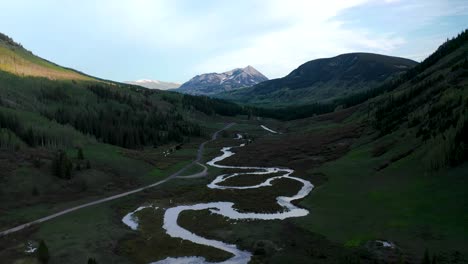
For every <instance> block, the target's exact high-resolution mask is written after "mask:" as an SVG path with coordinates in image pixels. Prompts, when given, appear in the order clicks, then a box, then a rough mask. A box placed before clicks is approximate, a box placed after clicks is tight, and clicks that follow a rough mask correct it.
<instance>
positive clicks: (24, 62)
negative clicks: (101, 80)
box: [0, 33, 95, 80]
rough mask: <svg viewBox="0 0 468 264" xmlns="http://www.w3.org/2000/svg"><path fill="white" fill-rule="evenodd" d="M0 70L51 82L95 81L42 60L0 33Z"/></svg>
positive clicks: (77, 72)
mask: <svg viewBox="0 0 468 264" xmlns="http://www.w3.org/2000/svg"><path fill="white" fill-rule="evenodd" d="M0 70H1V71H5V72H9V73H11V74H14V75H18V76H32V77H45V78H48V79H51V80H93V79H94V80H95V78H93V77H91V76H88V75H86V74H83V73H81V72H79V71H76V70H73V69H69V68H65V67H62V66H59V65H57V64H55V63H52V62H50V61H48V60H45V59H42V58H40V57H38V56H36V55H34V54H33V53H32V52H30V51H28V50H26V49H25V48H23V46H21V45H20V44H18V43H16V42H15V41H13V40H12V39H11V38H10V37H8V36H6V35H4V34H2V33H0Z"/></svg>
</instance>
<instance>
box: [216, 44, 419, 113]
mask: <svg viewBox="0 0 468 264" xmlns="http://www.w3.org/2000/svg"><path fill="white" fill-rule="evenodd" d="M417 64H418V63H417V62H415V61H412V60H409V59H405V58H399V57H391V56H385V55H379V54H372V53H349V54H342V55H339V56H336V57H333V58H325V59H317V60H312V61H309V62H306V63H304V64H302V65H301V66H299V67H298V68H297V69H295V70H294V71H292V72H291V73H290V74H288V75H287V76H285V77H283V78H278V79H274V80H269V81H265V82H262V83H259V84H257V85H254V86H252V87H250V88H245V89H240V90H234V91H227V92H223V93H221V94H217V95H215V96H216V97H221V98H225V99H230V100H234V101H238V102H242V103H255V104H265V105H268V104H278V105H289V104H306V103H311V102H317V101H326V100H330V99H333V98H336V97H341V96H346V95H349V94H352V93H356V92H359V91H362V90H366V89H370V88H373V87H375V86H377V85H379V84H381V83H382V82H383V81H385V80H386V79H389V78H391V77H393V76H395V75H396V74H399V73H401V72H404V71H406V70H408V69H411V68H412V67H414V66H415V65H417Z"/></svg>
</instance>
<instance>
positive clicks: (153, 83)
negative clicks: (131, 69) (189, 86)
mask: <svg viewBox="0 0 468 264" xmlns="http://www.w3.org/2000/svg"><path fill="white" fill-rule="evenodd" d="M125 83H128V84H134V85H139V86H142V87H145V88H148V89H159V90H169V89H176V88H179V87H180V83H173V82H163V81H158V80H147V79H143V80H137V81H127V82H125Z"/></svg>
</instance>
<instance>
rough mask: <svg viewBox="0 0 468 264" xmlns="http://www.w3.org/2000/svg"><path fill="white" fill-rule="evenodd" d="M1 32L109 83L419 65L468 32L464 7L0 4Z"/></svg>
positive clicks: (462, 3)
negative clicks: (377, 62) (355, 55)
mask: <svg viewBox="0 0 468 264" xmlns="http://www.w3.org/2000/svg"><path fill="white" fill-rule="evenodd" d="M0 6H1V9H2V10H1V12H0V13H1V14H0V32H2V33H4V34H7V35H8V36H10V37H12V38H13V39H14V40H15V41H17V42H19V43H21V44H22V45H23V46H24V47H25V48H27V49H29V50H31V51H32V52H33V53H34V54H36V55H38V56H40V57H43V58H45V59H48V60H50V61H53V62H55V63H57V64H60V65H63V66H67V67H71V68H74V69H77V70H80V71H83V72H85V73H87V74H90V75H93V76H97V77H100V78H104V79H110V80H115V81H129V80H139V79H155V80H162V81H174V82H179V83H183V82H185V81H187V80H189V79H190V78H192V77H193V76H195V75H197V74H202V73H208V72H224V71H227V70H230V69H233V68H240V67H245V66H247V65H252V66H253V67H255V68H256V69H257V70H259V71H260V72H262V73H263V74H264V75H266V76H267V77H268V78H279V77H283V76H285V75H287V74H288V73H289V72H291V71H292V70H294V69H295V68H297V67H298V66H299V65H301V64H302V63H305V62H307V61H309V60H313V59H317V58H325V57H333V56H336V55H339V54H342V53H348V52H374V53H380V54H386V55H392V56H401V57H406V58H410V59H413V60H416V61H421V60H423V59H424V58H425V57H427V56H428V55H430V54H431V53H432V52H433V51H434V50H435V49H436V48H437V47H438V46H439V45H440V44H441V43H443V42H444V41H445V40H446V39H447V38H451V37H453V36H455V35H456V34H458V33H459V32H461V31H462V30H464V29H466V28H468V1H466V0H326V1H323V0H236V1H231V0H199V1H198V0H80V1H76V0H41V1H37V0H15V1H10V0H0Z"/></svg>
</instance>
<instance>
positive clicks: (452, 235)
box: [0, 112, 468, 263]
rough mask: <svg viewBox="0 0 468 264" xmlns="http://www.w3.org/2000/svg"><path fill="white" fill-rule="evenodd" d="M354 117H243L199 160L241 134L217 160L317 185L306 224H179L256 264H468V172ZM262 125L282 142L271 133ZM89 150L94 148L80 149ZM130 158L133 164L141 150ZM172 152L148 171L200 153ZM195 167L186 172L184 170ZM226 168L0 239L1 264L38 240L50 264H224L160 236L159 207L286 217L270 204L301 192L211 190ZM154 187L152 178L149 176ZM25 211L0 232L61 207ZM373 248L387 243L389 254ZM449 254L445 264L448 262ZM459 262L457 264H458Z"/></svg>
mask: <svg viewBox="0 0 468 264" xmlns="http://www.w3.org/2000/svg"><path fill="white" fill-rule="evenodd" d="M352 114H353V113H352V112H350V113H348V114H346V116H344V117H342V118H341V119H339V121H337V120H336V119H334V118H330V119H322V120H317V119H310V120H305V121H301V123H299V122H288V123H280V122H276V121H271V120H255V121H253V120H242V119H238V120H236V122H237V124H236V125H235V126H232V127H231V128H230V129H229V131H228V132H226V133H221V134H220V136H221V137H220V138H219V139H217V140H215V141H213V142H209V143H207V145H206V152H205V155H204V156H203V159H202V161H204V162H203V163H205V162H207V161H209V160H211V159H212V158H213V157H216V156H219V155H220V154H221V152H220V149H221V148H222V147H225V146H233V145H238V144H239V140H237V139H235V137H237V136H236V134H242V135H243V136H244V137H245V138H246V139H245V140H246V142H249V141H250V143H248V144H247V145H246V146H245V147H243V148H238V149H236V150H235V152H236V155H233V156H232V157H229V158H227V159H226V160H224V161H223V164H229V165H234V166H240V165H241V166H279V167H288V168H292V169H294V170H295V172H294V174H293V176H294V177H300V178H302V179H305V180H307V181H310V182H312V183H313V184H314V185H315V188H314V190H313V191H312V192H311V194H310V195H309V196H307V197H306V198H304V199H302V200H301V201H300V202H299V203H296V204H297V205H298V206H300V207H302V208H305V209H307V210H309V211H310V213H309V214H308V215H307V216H305V217H301V218H291V219H285V220H272V221H259V220H250V221H246V220H232V219H228V218H225V217H222V216H220V215H217V214H211V213H210V212H209V211H207V210H202V211H184V212H182V213H181V214H180V216H179V221H178V224H179V225H180V226H182V227H184V228H185V229H187V230H190V231H191V232H194V233H195V234H197V235H199V236H203V237H206V238H210V239H215V240H219V241H223V242H225V243H229V244H235V245H237V246H238V247H239V248H240V249H242V250H246V251H249V252H252V253H253V257H252V261H251V263H285V262H288V263H374V261H380V262H388V263H400V261H401V260H403V261H406V262H408V263H419V261H420V258H421V257H422V256H423V253H424V250H425V249H428V250H429V252H430V253H431V254H437V256H438V257H439V258H440V259H441V261H440V263H465V262H463V260H462V259H466V257H467V256H468V250H467V249H468V233H467V232H468V224H467V223H468V214H467V212H468V198H467V197H466V195H465V190H466V186H467V184H468V182H467V179H466V177H464V176H465V175H468V167H467V166H466V165H464V166H460V167H457V168H452V169H447V170H441V171H438V172H432V173H428V170H427V168H426V167H425V166H424V165H423V163H422V162H421V160H422V159H423V158H424V149H422V148H414V146H417V142H412V143H411V144H409V143H408V142H402V141H399V137H400V136H401V135H398V134H394V135H393V134H392V135H388V136H386V137H383V138H378V137H376V135H375V134H373V132H372V131H371V130H369V128H368V127H366V125H364V124H363V125H356V124H361V122H354V121H355V120H353V118H354V116H353V115H352ZM261 125H265V126H266V127H267V128H268V129H270V130H273V131H275V132H280V133H281V134H280V133H271V132H270V131H268V130H265V129H264V128H262V127H261ZM219 126H220V125H217V127H219ZM389 142H390V143H389ZM198 143H199V142H196V144H198ZM413 143H414V144H413ZM193 145H195V142H194V143H193ZM413 148H414V149H413ZM85 153H92V152H91V151H89V150H88V151H87V150H86V149H85ZM128 155H130V156H131V157H133V158H135V157H137V156H139V155H140V153H137V152H135V153H129V154H128ZM173 155H180V156H183V157H184V158H183V159H179V162H178V163H173V165H171V166H168V167H167V169H165V170H159V171H157V172H155V175H156V174H157V175H158V176H157V177H162V178H163V177H165V176H168V175H170V171H176V170H177V169H180V167H181V166H183V165H185V164H187V163H188V162H189V160H191V159H193V158H194V157H195V155H196V150H195V148H193V147H192V148H190V147H187V152H186V153H178V152H177V151H176V152H174V153H173ZM140 158H141V157H140ZM150 167H151V166H150ZM202 170H203V168H202V167H193V168H192V169H190V170H189V171H187V172H186V173H187V174H192V173H196V172H199V171H202ZM149 171H151V169H150V170H149ZM229 172H233V171H232V170H231V169H222V168H215V167H209V169H208V176H207V177H197V178H186V179H180V178H176V179H173V180H171V181H168V182H166V183H164V184H163V185H159V186H155V187H154V188H151V189H147V190H145V191H143V192H140V193H136V194H134V195H130V196H126V197H122V198H120V199H117V200H113V201H110V202H107V203H103V204H99V205H96V206H92V207H88V208H84V209H80V210H77V211H75V212H71V213H69V214H66V215H63V216H60V217H58V218H55V219H52V220H50V221H47V222H45V223H42V224H40V225H36V226H32V227H31V228H28V229H26V230H23V231H20V232H17V233H14V234H10V235H8V236H5V237H1V238H0V249H1V250H0V259H2V260H7V262H6V263H36V258H35V257H34V255H33V254H30V253H25V250H26V249H27V247H28V245H29V243H32V244H34V245H35V244H36V243H37V242H38V241H39V240H45V241H46V243H47V245H48V247H49V251H50V255H51V259H50V263H86V261H87V260H88V258H90V257H91V258H95V259H96V260H97V262H98V263H151V262H154V261H158V260H162V259H165V258H167V257H184V256H203V257H204V258H206V259H207V260H209V261H222V260H225V259H227V258H229V257H231V256H232V255H230V254H229V253H227V252H225V251H222V250H219V249H216V248H212V247H208V246H203V245H198V244H194V243H192V242H190V241H187V240H181V239H178V238H172V237H170V236H169V235H167V234H166V232H165V230H164V229H163V228H162V226H163V216H164V212H165V209H168V208H171V207H174V206H177V205H190V204H195V203H206V202H214V201H230V202H233V203H234V204H235V208H236V209H238V210H239V211H242V212H246V211H249V212H251V211H254V212H265V213H269V212H270V213H271V212H276V211H278V210H279V209H281V208H279V207H278V204H277V201H276V197H277V196H288V195H294V194H296V193H297V192H298V190H299V189H300V188H301V184H299V183H298V182H295V181H291V180H288V179H280V180H277V181H274V182H273V186H272V188H265V189H262V190H261V191H259V190H258V189H248V190H235V189H230V190H217V189H209V188H207V187H206V185H207V184H208V183H210V182H211V181H212V180H213V179H214V178H215V177H216V176H218V175H220V174H223V173H229ZM268 177H271V175H269V176H268ZM151 179H154V178H151V177H149V178H148V180H151ZM265 179H266V176H263V175H244V176H242V177H236V178H233V179H229V180H226V182H224V184H226V185H238V186H239V185H240V186H247V185H254V184H258V183H261V182H263V181H264V180H265ZM86 199H88V198H86ZM12 203H13V202H12ZM145 205H151V209H142V210H140V211H138V212H136V213H135V216H136V217H137V219H138V229H137V230H132V229H131V228H129V226H127V225H125V224H124V223H123V222H122V218H123V217H124V216H126V215H127V214H128V213H129V212H132V211H134V210H135V209H137V208H139V207H140V206H145ZM38 206H39V205H35V206H33V208H35V207H38ZM61 206H63V204H62V205H61ZM23 208H24V209H22V208H18V209H13V210H12V209H11V207H10V208H9V210H8V213H7V214H2V216H1V217H0V223H1V226H2V227H7V226H9V227H10V226H12V225H14V224H15V223H18V222H21V221H24V220H26V219H30V218H34V217H36V216H38V215H43V213H44V212H46V211H48V210H52V209H51V208H53V210H55V209H56V208H54V206H49V208H42V209H33V208H28V207H23ZM376 240H382V241H388V242H390V243H391V245H394V246H393V247H384V246H383V245H384V244H383V243H380V242H375V241H376ZM444 258H445V259H446V260H449V261H452V262H448V261H447V262H443V259H444ZM456 259H459V260H460V261H459V262H455V261H454V260H456Z"/></svg>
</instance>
